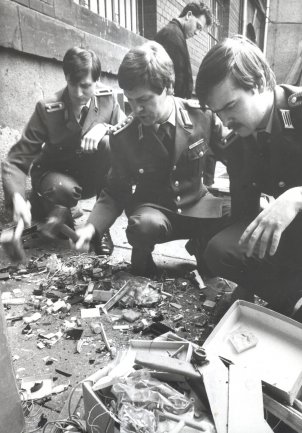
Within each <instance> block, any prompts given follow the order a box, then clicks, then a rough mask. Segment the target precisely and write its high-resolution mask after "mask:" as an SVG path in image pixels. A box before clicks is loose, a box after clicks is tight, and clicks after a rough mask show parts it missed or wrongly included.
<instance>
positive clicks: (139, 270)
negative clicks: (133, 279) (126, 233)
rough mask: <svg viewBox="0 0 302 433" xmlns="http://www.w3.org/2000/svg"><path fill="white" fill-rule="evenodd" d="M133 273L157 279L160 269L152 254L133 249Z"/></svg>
mask: <svg viewBox="0 0 302 433" xmlns="http://www.w3.org/2000/svg"><path fill="white" fill-rule="evenodd" d="M131 272H132V273H133V274H134V275H140V276H143V277H148V278H156V277H157V276H158V269H157V267H156V264H155V263H154V261H153V258H152V254H151V253H146V252H145V251H144V250H140V249H138V248H133V249H132V255H131Z"/></svg>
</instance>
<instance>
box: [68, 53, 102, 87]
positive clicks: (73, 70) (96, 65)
mask: <svg viewBox="0 0 302 433" xmlns="http://www.w3.org/2000/svg"><path fill="white" fill-rule="evenodd" d="M63 71H64V74H65V76H69V78H70V81H71V82H72V83H78V82H79V81H81V79H82V78H84V77H86V75H87V74H89V72H91V77H92V79H93V81H97V80H98V79H99V78H100V75H101V72H102V68H101V61H100V59H99V58H98V56H97V55H96V54H95V52H94V51H92V50H84V49H83V48H79V47H73V48H70V49H69V50H67V51H66V53H65V56H64V58H63Z"/></svg>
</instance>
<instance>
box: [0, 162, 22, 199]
mask: <svg viewBox="0 0 302 433" xmlns="http://www.w3.org/2000/svg"><path fill="white" fill-rule="evenodd" d="M26 177H27V175H26V173H24V172H23V171H22V170H21V169H20V168H19V167H17V166H16V165H14V164H12V163H11V162H10V161H9V160H6V161H3V162H2V184H3V191H4V195H5V201H6V205H7V206H11V205H12V200H13V196H14V194H16V193H19V194H20V195H21V196H22V197H23V198H25V183H26Z"/></svg>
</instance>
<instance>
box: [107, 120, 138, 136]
mask: <svg viewBox="0 0 302 433" xmlns="http://www.w3.org/2000/svg"><path fill="white" fill-rule="evenodd" d="M133 121H134V116H132V115H130V116H128V117H127V119H125V120H123V122H121V123H118V124H117V125H114V126H113V127H112V129H111V133H112V135H117V134H119V133H120V132H122V131H124V130H125V129H126V128H128V126H130V125H131V124H132V122H133Z"/></svg>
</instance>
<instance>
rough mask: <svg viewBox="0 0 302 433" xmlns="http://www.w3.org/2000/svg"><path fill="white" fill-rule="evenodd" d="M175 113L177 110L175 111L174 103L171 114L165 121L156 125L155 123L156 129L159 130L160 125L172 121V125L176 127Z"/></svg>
mask: <svg viewBox="0 0 302 433" xmlns="http://www.w3.org/2000/svg"><path fill="white" fill-rule="evenodd" d="M175 113H176V111H175V104H174V103H173V104H172V110H171V113H170V116H169V117H168V119H167V120H166V121H165V122H163V123H155V125H154V129H155V131H156V132H157V131H158V128H159V127H160V125H164V124H165V123H170V125H172V126H174V127H175V126H176V120H175Z"/></svg>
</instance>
